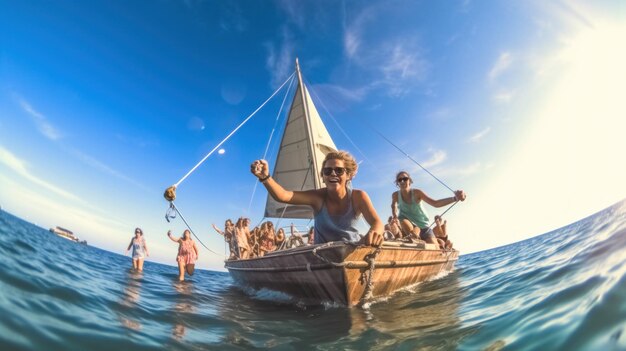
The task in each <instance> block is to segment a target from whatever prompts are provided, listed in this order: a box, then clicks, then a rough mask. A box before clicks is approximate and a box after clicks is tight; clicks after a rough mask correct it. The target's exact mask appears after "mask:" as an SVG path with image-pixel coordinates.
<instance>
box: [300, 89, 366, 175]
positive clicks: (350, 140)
mask: <svg viewBox="0 0 626 351" xmlns="http://www.w3.org/2000/svg"><path fill="white" fill-rule="evenodd" d="M302 79H304V77H303V78H302ZM304 80H306V79H304ZM306 81H307V82H308V80H306ZM310 86H311V85H309V87H310ZM308 90H309V91H310V92H312V93H313V96H315V98H316V99H317V101H318V102H319V103H320V105H322V107H323V108H324V111H326V113H328V116H329V117H330V119H331V120H332V121H333V123H335V125H336V126H337V128H338V129H339V131H340V132H341V134H343V136H344V137H345V138H346V139H348V141H349V142H350V144H352V146H354V148H355V149H356V150H357V151H358V152H359V153H360V154H361V156H362V157H363V158H364V159H365V160H366V161H367V162H368V163H369V164H373V163H372V162H371V161H370V160H369V159H368V158H367V156H365V153H364V152H363V151H362V150H361V149H360V148H359V147H358V146H357V145H356V144H355V143H354V141H352V139H351V138H350V136H349V135H348V133H346V131H345V130H344V129H343V128H341V125H340V124H339V122H337V119H336V118H335V116H333V114H332V113H331V112H330V110H329V109H328V108H327V107H326V104H324V101H323V100H322V99H320V97H319V95H317V93H316V92H315V90H313V89H308Z"/></svg>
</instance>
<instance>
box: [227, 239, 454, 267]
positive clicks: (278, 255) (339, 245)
mask: <svg viewBox="0 0 626 351" xmlns="http://www.w3.org/2000/svg"><path fill="white" fill-rule="evenodd" d="M322 245H325V244H318V245H313V246H308V247H307V246H305V247H302V246H300V247H297V248H293V249H288V250H284V251H283V250H281V251H283V252H277V251H274V252H272V253H271V254H270V255H266V256H263V257H254V258H247V259H242V260H225V261H224V266H225V268H226V269H228V270H229V271H230V270H235V271H258V272H297V271H313V270H323V269H329V268H336V269H344V268H347V269H363V268H368V267H369V265H370V264H369V263H368V262H366V261H364V260H359V261H342V262H340V263H337V264H331V263H314V264H311V263H307V264H306V265H298V266H288V267H241V265H243V264H245V263H259V262H263V261H268V260H272V259H274V260H280V259H282V258H284V257H288V256H294V255H303V254H307V253H310V252H312V251H313V250H314V249H315V248H320V249H321V250H333V251H337V250H339V249H343V248H345V247H346V246H348V245H349V244H347V243H343V242H336V243H335V244H333V245H330V246H325V247H321V246H322ZM362 248H365V247H362ZM381 248H382V249H383V250H390V251H394V250H401V251H427V252H433V251H437V252H442V250H438V249H436V250H435V249H425V248H416V247H404V246H398V245H383V246H382V247H381ZM445 252H446V253H447V255H446V258H445V259H439V260H408V261H395V260H386V261H376V263H375V265H376V268H401V267H417V266H430V265H437V264H445V263H448V262H451V261H457V260H458V255H454V257H453V258H450V256H453V254H454V253H458V251H457V250H449V251H445ZM237 262H241V264H238V263H237ZM264 263H265V262H264Z"/></svg>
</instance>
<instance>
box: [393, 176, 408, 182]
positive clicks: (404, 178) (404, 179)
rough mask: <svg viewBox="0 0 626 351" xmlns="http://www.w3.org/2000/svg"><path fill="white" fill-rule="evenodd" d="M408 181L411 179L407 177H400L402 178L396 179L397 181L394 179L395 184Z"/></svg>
mask: <svg viewBox="0 0 626 351" xmlns="http://www.w3.org/2000/svg"><path fill="white" fill-rule="evenodd" d="M409 179H411V178H409V177H402V178H398V179H396V182H398V183H401V182H406V181H407V180H409Z"/></svg>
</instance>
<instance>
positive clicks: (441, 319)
mask: <svg viewBox="0 0 626 351" xmlns="http://www.w3.org/2000/svg"><path fill="white" fill-rule="evenodd" d="M250 293H251V294H253V295H252V299H251V298H250V297H251V296H250V295H249V293H247V292H243V291H242V290H241V289H240V288H239V287H235V286H232V287H230V288H228V290H227V291H226V292H225V294H224V298H223V299H222V300H221V301H219V303H218V306H217V307H218V309H219V313H220V314H222V315H224V316H228V317H224V318H228V319H230V320H236V321H238V323H239V328H229V330H228V331H227V333H226V335H225V336H224V340H222V342H224V343H225V344H230V345H237V346H254V347H274V346H278V345H284V344H288V345H290V347H294V348H296V349H297V348H299V347H303V348H308V347H310V346H311V345H323V344H325V343H329V344H332V347H333V348H334V349H341V348H355V349H371V347H372V346H373V345H372V344H371V343H376V344H378V345H380V343H381V342H383V343H384V344H385V347H401V348H406V349H421V348H432V349H455V348H456V346H458V345H459V343H460V340H461V339H463V338H464V337H465V336H467V335H468V333H473V331H472V330H469V329H467V328H466V329H465V330H461V329H460V320H459V305H460V301H461V300H462V296H463V292H462V291H461V289H460V287H459V275H458V274H457V273H455V272H452V273H450V274H449V275H448V276H446V277H443V278H440V279H437V280H433V281H427V282H422V283H420V284H418V285H416V286H414V287H411V288H409V289H406V291H400V292H398V293H396V294H394V295H393V296H391V297H388V298H386V299H385V300H381V301H378V302H374V303H373V304H371V305H370V306H367V305H366V306H365V307H364V308H358V307H352V308H348V307H345V306H338V305H322V306H306V307H305V306H300V305H298V301H295V300H293V299H290V298H289V297H288V296H285V295H279V294H277V293H273V292H267V291H266V292H254V293H253V292H250ZM285 325H288V326H289V327H288V328H285ZM263 335H264V336H265V337H264V338H263V339H260V336H263Z"/></svg>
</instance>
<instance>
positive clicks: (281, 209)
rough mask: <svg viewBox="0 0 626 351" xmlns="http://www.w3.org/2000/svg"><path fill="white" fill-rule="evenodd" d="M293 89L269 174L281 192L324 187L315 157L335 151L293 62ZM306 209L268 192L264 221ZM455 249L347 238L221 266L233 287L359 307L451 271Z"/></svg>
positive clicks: (308, 213)
mask: <svg viewBox="0 0 626 351" xmlns="http://www.w3.org/2000/svg"><path fill="white" fill-rule="evenodd" d="M296 76H297V82H298V83H297V88H296V92H295V95H294V97H293V100H292V103H291V107H290V109H289V115H288V118H287V124H286V127H285V128H284V132H283V135H282V140H281V143H280V147H279V150H278V155H277V157H276V163H275V165H274V167H273V168H272V169H273V174H272V176H273V177H274V179H275V180H276V181H277V182H278V183H279V184H281V185H282V186H283V187H284V188H285V189H289V190H309V189H319V188H321V187H323V186H324V184H323V182H322V179H321V178H320V169H321V165H322V161H323V160H324V157H325V155H326V154H327V153H329V152H332V151H336V150H337V148H336V146H335V143H334V142H333V140H332V138H331V137H330V134H329V133H328V131H327V129H326V127H325V126H324V123H323V122H322V119H321V118H320V115H319V113H318V111H317V108H316V107H315V105H314V103H313V100H312V99H311V96H310V94H309V91H308V89H307V87H306V85H305V84H304V82H303V80H302V74H301V72H300V66H299V64H298V60H297V59H296ZM313 215H314V214H313V210H312V209H311V208H310V207H309V206H296V205H288V204H283V203H279V202H277V201H275V200H274V199H273V198H272V197H271V196H269V194H268V198H267V201H266V206H265V217H266V218H299V219H311V218H313ZM458 257H459V252H458V251H457V250H441V249H439V247H437V246H436V245H434V244H425V243H412V242H400V241H385V242H384V243H383V244H382V246H381V247H379V248H376V247H371V246H363V245H357V244H356V243H349V242H331V243H325V244H317V245H308V246H300V247H296V248H292V249H287V250H278V251H273V252H270V253H267V254H266V255H265V256H262V257H255V258H249V259H237V260H235V259H229V260H226V261H225V268H226V269H227V270H228V271H229V273H230V274H231V276H232V277H233V279H234V280H235V281H236V282H237V283H238V284H239V285H243V286H247V287H251V288H253V289H257V290H259V289H268V290H272V291H278V292H281V293H285V294H288V295H290V296H292V297H294V298H296V299H297V300H298V301H300V302H301V303H304V304H321V303H324V302H331V303H338V304H341V305H345V306H354V305H358V304H363V303H366V302H368V301H371V300H372V299H376V298H380V297H385V296H389V295H392V294H393V293H394V292H396V291H398V290H401V289H403V288H406V287H408V286H411V285H415V284H417V283H419V282H422V281H424V280H428V279H432V278H434V277H436V276H438V275H440V274H442V273H445V272H449V271H451V270H452V269H453V268H454V264H455V263H456V261H457V260H458Z"/></svg>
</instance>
